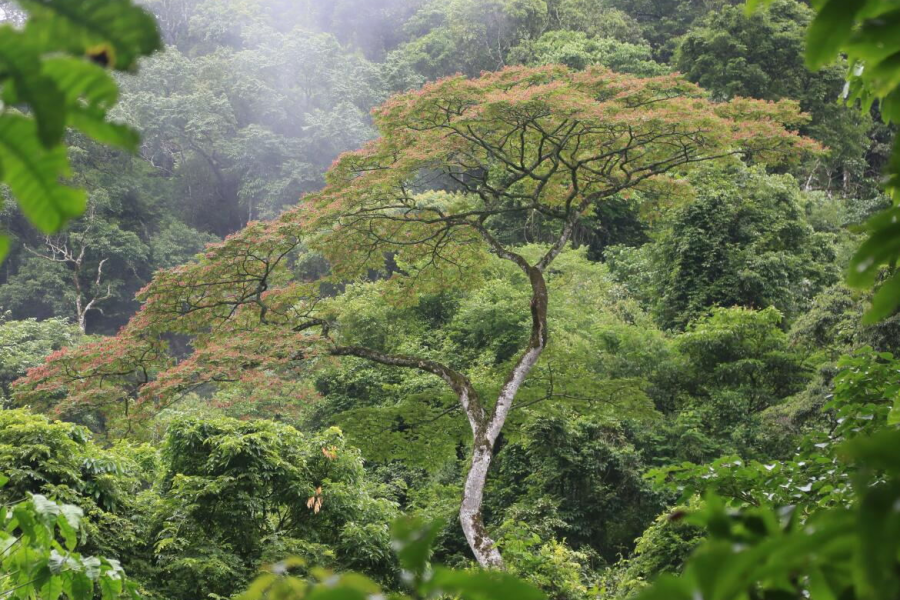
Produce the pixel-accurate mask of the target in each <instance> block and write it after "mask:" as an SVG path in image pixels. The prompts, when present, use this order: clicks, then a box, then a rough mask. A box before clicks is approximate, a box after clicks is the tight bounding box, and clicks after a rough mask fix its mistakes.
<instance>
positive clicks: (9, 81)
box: [0, 0, 162, 258]
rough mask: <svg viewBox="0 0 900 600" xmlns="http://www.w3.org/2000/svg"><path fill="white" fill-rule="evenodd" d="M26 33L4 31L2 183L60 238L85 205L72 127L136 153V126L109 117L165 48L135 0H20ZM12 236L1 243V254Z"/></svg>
mask: <svg viewBox="0 0 900 600" xmlns="http://www.w3.org/2000/svg"><path fill="white" fill-rule="evenodd" d="M19 5H20V6H21V8H22V9H23V10H24V11H25V12H26V14H27V15H28V17H27V20H26V21H25V24H24V25H23V26H22V27H16V26H14V25H12V24H9V23H7V24H5V25H2V26H0V100H2V103H3V108H2V110H0V182H2V183H4V184H6V186H7V187H8V188H9V190H10V192H11V193H12V195H13V196H15V197H16V199H17V201H18V203H19V206H20V207H21V209H22V212H23V213H24V214H25V216H26V217H28V219H29V220H30V221H31V223H32V224H34V225H35V226H36V227H37V228H38V229H40V230H41V231H43V232H45V233H55V232H56V231H58V230H59V229H60V228H61V227H62V226H63V225H64V224H65V222H66V221H67V220H68V219H71V218H73V217H76V216H78V215H80V214H81V213H82V212H83V211H84V208H85V203H86V199H85V193H84V191H83V190H79V189H76V188H73V187H71V186H68V185H66V184H65V183H63V182H61V179H64V178H65V177H67V176H68V175H69V161H68V158H67V156H66V147H65V144H64V141H63V137H64V135H65V131H66V127H73V128H75V129H78V130H80V131H81V132H83V133H85V134H87V135H88V136H90V137H92V138H94V139H95V140H97V141H99V142H101V143H105V144H110V145H114V146H118V147H121V148H125V149H129V150H134V149H136V147H137V144H138V141H139V137H138V134H137V133H136V132H135V131H134V130H132V129H131V128H129V127H127V126H125V125H123V124H120V123H114V122H111V121H109V120H107V114H108V112H109V110H110V109H111V108H112V107H113V106H114V105H115V103H116V101H117V100H118V94H119V89H118V86H117V84H116V81H115V80H114V79H113V77H112V75H111V74H110V72H109V70H110V69H115V70H120V71H132V70H134V69H135V68H136V66H137V59H138V58H139V57H140V56H146V55H149V54H151V53H153V52H155V51H156V50H159V49H160V48H161V47H162V42H161V40H160V36H159V32H158V31H157V28H156V22H155V21H154V19H153V17H152V16H151V15H150V14H149V13H148V12H146V11H145V10H144V9H142V8H139V7H138V6H136V5H134V4H133V3H132V2H131V0H23V1H21V2H19ZM7 249H8V240H7V239H6V238H2V242H0V258H2V256H3V255H5V253H6V251H7Z"/></svg>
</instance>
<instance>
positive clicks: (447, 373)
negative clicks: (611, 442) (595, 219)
mask: <svg viewBox="0 0 900 600" xmlns="http://www.w3.org/2000/svg"><path fill="white" fill-rule="evenodd" d="M573 215H577V213H573ZM575 219H576V217H575V216H570V217H569V218H568V219H567V221H566V225H565V226H564V228H563V232H562V234H561V235H560V237H559V238H558V240H557V241H556V243H555V244H554V245H553V246H551V248H550V249H549V251H548V252H547V254H545V255H544V257H543V258H541V260H540V261H539V262H538V263H537V264H535V265H531V264H530V263H529V262H528V261H527V260H525V258H524V257H522V256H520V255H518V254H516V253H514V252H510V251H509V250H507V249H506V248H504V247H503V246H502V245H500V244H499V243H497V242H496V240H494V239H493V237H492V236H491V235H490V234H489V233H488V232H487V231H486V230H485V229H483V228H480V227H479V232H480V233H481V235H482V236H483V237H484V238H485V240H486V241H487V242H488V244H489V245H490V246H491V247H492V248H493V249H494V251H495V252H496V253H497V255H498V256H500V257H501V258H504V259H506V260H510V261H512V262H514V263H516V265H518V266H519V267H520V268H521V269H522V271H523V272H524V273H525V275H526V276H527V277H528V280H529V282H530V284H531V291H532V295H531V335H530V337H529V340H528V346H527V347H526V348H525V351H524V352H523V353H522V355H521V356H520V357H519V360H517V361H516V364H515V366H514V367H513V369H512V370H511V371H510V373H509V375H508V376H507V378H506V383H504V384H503V387H502V388H501V390H500V394H499V395H498V396H497V402H496V403H495V404H494V408H493V410H492V411H491V414H490V416H488V415H487V414H486V412H485V410H484V407H483V405H482V404H481V402H480V400H479V399H478V394H477V392H476V391H475V388H474V387H473V386H472V383H471V382H470V381H469V380H468V378H466V377H465V376H464V375H462V374H460V373H458V372H456V371H454V370H453V369H451V368H449V367H447V366H445V365H443V364H441V363H438V362H435V361H431V360H425V359H420V358H415V357H412V356H398V355H392V354H386V353H383V352H379V351H377V350H371V349H369V348H362V347H358V346H349V347H348V346H338V347H334V348H332V349H331V354H333V355H335V356H357V357H360V358H366V359H369V360H372V361H374V362H378V363H381V364H385V365H392V366H397V367H407V368H412V369H418V370H421V371H426V372H428V373H432V374H434V375H437V376H438V377H440V378H441V379H443V380H444V381H445V382H446V383H447V384H448V385H449V386H450V388H451V389H453V391H454V392H455V393H456V395H457V397H458V398H459V403H460V405H461V406H462V409H463V410H464V411H465V414H466V417H467V418H468V420H469V426H470V427H471V428H472V462H471V463H470V465H469V471H468V472H467V473H466V481H465V484H464V486H463V497H462V502H461V503H460V508H459V521H460V525H461V526H462V530H463V533H464V534H465V536H466V540H467V541H468V543H469V547H470V548H471V549H472V553H473V554H474V555H475V559H476V560H477V561H478V564H480V565H481V566H482V567H484V568H488V569H502V568H503V557H502V556H501V555H500V551H499V550H498V549H497V546H496V544H495V542H494V540H492V539H491V537H490V536H489V535H488V534H487V531H486V530H485V527H484V519H483V518H482V514H481V509H482V501H483V499H484V486H485V483H486V482H487V475H488V471H489V469H490V466H491V459H492V458H493V452H494V444H495V443H496V442H497V438H498V437H499V436H500V432H501V431H502V430H503V425H504V424H505V423H506V417H507V415H508V414H509V411H510V409H511V408H512V405H513V401H514V400H515V397H516V394H518V392H519V388H521V387H522V384H523V383H524V382H525V378H526V377H527V376H528V374H529V373H530V372H531V370H532V369H533V368H534V366H535V365H536V364H537V361H538V359H539V358H540V356H541V353H543V351H544V348H546V346H547V302H548V294H547V284H546V281H545V280H544V270H545V269H546V268H547V267H548V266H549V265H550V263H551V262H553V259H555V258H556V256H557V255H558V254H559V253H560V252H561V251H562V248H563V247H564V246H565V244H566V243H567V241H568V239H569V237H570V236H571V233H572V230H573V229H574V225H575ZM312 324H314V323H312Z"/></svg>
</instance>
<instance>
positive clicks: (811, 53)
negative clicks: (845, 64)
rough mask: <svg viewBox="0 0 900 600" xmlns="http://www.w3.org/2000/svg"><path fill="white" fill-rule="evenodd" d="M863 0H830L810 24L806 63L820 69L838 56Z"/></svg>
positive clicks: (811, 67) (807, 37) (812, 67)
mask: <svg viewBox="0 0 900 600" xmlns="http://www.w3.org/2000/svg"><path fill="white" fill-rule="evenodd" d="M863 4H864V2H862V1H861V0H829V2H828V3H827V4H825V5H824V6H823V7H822V8H821V9H819V11H818V14H817V15H816V17H815V19H813V22H812V23H811V24H810V26H809V31H808V32H807V36H806V64H807V65H808V66H809V68H810V69H813V70H815V69H820V68H822V67H823V66H825V65H826V64H828V63H829V62H831V61H832V60H834V58H835V56H837V53H838V51H839V50H840V48H841V45H842V44H843V43H844V42H845V41H847V38H849V37H850V32H851V30H852V29H853V22H854V18H855V17H856V13H858V12H859V10H860V9H861V8H862V7H863Z"/></svg>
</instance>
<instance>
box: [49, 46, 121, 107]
mask: <svg viewBox="0 0 900 600" xmlns="http://www.w3.org/2000/svg"><path fill="white" fill-rule="evenodd" d="M43 73H44V75H46V76H47V77H49V78H50V79H52V80H53V81H54V82H55V83H56V85H57V86H59V89H60V90H61V91H62V92H63V94H65V99H66V103H67V104H69V105H76V104H77V102H78V100H84V101H85V102H87V103H88V105H90V106H93V107H97V108H102V109H104V110H106V109H109V108H112V106H113V105H114V104H115V103H116V101H117V100H118V99H119V87H118V86H117V85H116V80H115V79H113V77H112V75H110V74H109V72H108V71H107V70H106V69H104V68H103V67H100V66H99V65H96V64H94V63H92V62H89V61H87V60H85V59H82V58H74V57H70V56H54V57H50V58H47V59H44V61H43Z"/></svg>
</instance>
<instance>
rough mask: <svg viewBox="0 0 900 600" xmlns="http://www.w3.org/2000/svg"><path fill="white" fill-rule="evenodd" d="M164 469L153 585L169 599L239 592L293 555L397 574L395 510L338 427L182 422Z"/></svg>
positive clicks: (172, 433)
mask: <svg viewBox="0 0 900 600" xmlns="http://www.w3.org/2000/svg"><path fill="white" fill-rule="evenodd" d="M162 470H163V483H162V501H161V503H160V504H159V506H158V507H157V508H156V509H155V512H156V517H155V520H156V527H157V529H156V533H155V534H154V535H155V552H154V553H155V561H156V563H157V568H158V570H159V573H158V574H157V575H155V579H156V581H155V583H154V587H155V588H157V589H159V591H160V592H161V593H163V594H165V595H166V596H168V597H177V598H193V597H197V595H198V594H203V593H210V592H212V593H216V594H219V595H226V594H230V593H233V591H234V590H236V589H239V588H240V587H241V586H242V585H243V584H244V583H245V582H246V581H247V580H248V578H249V577H250V576H251V575H252V574H253V572H254V570H255V569H256V568H258V567H259V565H260V564H261V563H262V562H263V561H271V560H273V559H276V558H279V557H283V556H285V555H299V556H303V557H305V558H306V559H307V560H309V561H310V562H311V563H313V564H330V565H331V566H332V567H339V568H344V569H346V568H355V569H360V570H365V571H366V572H368V573H374V574H378V575H379V578H380V579H382V580H385V581H390V580H391V579H392V578H393V576H394V574H393V565H392V559H391V556H390V547H389V536H388V530H387V523H388V522H390V520H391V519H392V518H393V516H394V514H395V508H394V505H393V504H392V503H391V502H389V501H387V500H385V499H383V498H382V497H380V492H379V491H378V489H377V488H375V487H374V486H373V485H372V484H371V483H370V482H369V481H368V479H367V477H366V474H365V472H364V471H363V468H362V461H361V458H360V456H359V453H358V452H357V451H355V450H354V449H353V448H350V447H348V446H346V445H345V444H344V441H343V437H342V435H341V434H340V432H339V431H338V430H336V429H331V430H327V431H325V432H323V433H322V434H320V435H317V436H309V437H307V436H304V435H302V434H300V433H299V432H298V431H296V430H295V429H293V428H291V427H289V426H286V425H282V424H278V423H274V422H270V421H254V422H241V421H236V420H231V419H217V420H197V419H186V420H182V421H176V422H174V423H172V424H171V425H170V426H169V430H168V434H167V437H166V442H165V445H164V447H163V461H162Z"/></svg>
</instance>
